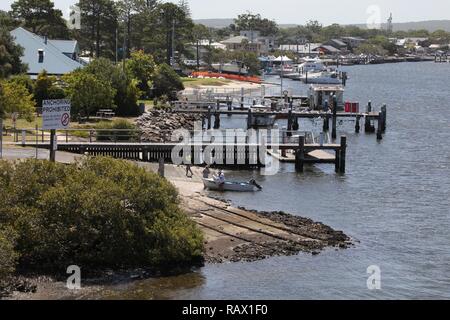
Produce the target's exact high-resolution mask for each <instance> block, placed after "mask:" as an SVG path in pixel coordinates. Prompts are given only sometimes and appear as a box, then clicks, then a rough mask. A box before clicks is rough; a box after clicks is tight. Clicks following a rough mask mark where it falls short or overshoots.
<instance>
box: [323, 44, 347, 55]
mask: <svg viewBox="0 0 450 320" xmlns="http://www.w3.org/2000/svg"><path fill="white" fill-rule="evenodd" d="M318 51H319V52H320V53H321V54H324V55H329V56H336V55H340V54H341V53H342V52H341V50H339V49H337V48H335V47H333V46H329V45H321V46H320V47H319V48H318Z"/></svg>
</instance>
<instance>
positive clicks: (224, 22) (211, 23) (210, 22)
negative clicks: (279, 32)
mask: <svg viewBox="0 0 450 320" xmlns="http://www.w3.org/2000/svg"><path fill="white" fill-rule="evenodd" d="M194 22H195V23H198V24H204V25H205V26H207V27H210V28H225V27H228V26H229V25H230V24H233V23H234V19H197V20H194ZM279 26H280V27H281V28H292V27H295V26H296V24H280V25H279Z"/></svg>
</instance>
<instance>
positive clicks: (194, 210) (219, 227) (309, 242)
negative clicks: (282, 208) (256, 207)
mask: <svg viewBox="0 0 450 320" xmlns="http://www.w3.org/2000/svg"><path fill="white" fill-rule="evenodd" d="M182 199H183V200H182V201H183V206H184V207H185V211H186V212H187V213H188V214H189V215H190V216H191V217H192V219H193V220H194V221H195V222H196V223H197V224H198V225H199V227H200V228H201V229H202V231H203V233H204V235H205V254H204V256H205V261H206V262H207V263H223V262H239V261H245V262H252V261H258V260H263V259H266V258H268V257H273V256H292V255H296V254H299V253H301V252H305V253H310V254H313V255H316V254H319V253H320V251H322V250H323V249H325V248H330V247H331V248H336V249H345V248H348V247H349V246H351V245H352V242H351V239H350V238H349V237H348V236H346V235H345V234H344V233H343V232H342V231H336V230H333V229H332V228H331V227H329V226H326V225H324V224H322V223H319V222H314V221H312V220H311V219H307V218H302V217H297V216H294V215H290V214H287V213H284V212H257V211H250V210H246V209H245V208H236V207H233V206H231V205H230V204H228V203H225V202H223V201H220V200H216V199H212V198H209V197H208V196H206V195H204V194H201V193H197V194H191V195H182Z"/></svg>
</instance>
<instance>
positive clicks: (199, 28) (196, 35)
mask: <svg viewBox="0 0 450 320" xmlns="http://www.w3.org/2000/svg"><path fill="white" fill-rule="evenodd" d="M192 37H193V40H194V43H195V45H196V54H195V57H196V59H197V70H198V69H200V41H201V40H205V39H209V40H210V39H211V32H210V30H209V29H208V27H206V26H205V25H203V24H196V25H194V28H193V29H192ZM210 42H211V40H210Z"/></svg>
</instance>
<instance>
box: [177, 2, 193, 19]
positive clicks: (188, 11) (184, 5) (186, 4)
mask: <svg viewBox="0 0 450 320" xmlns="http://www.w3.org/2000/svg"><path fill="white" fill-rule="evenodd" d="M178 6H179V7H180V8H181V10H183V11H184V13H185V14H186V16H187V17H191V8H190V7H189V2H187V1H186V0H179V1H178Z"/></svg>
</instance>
